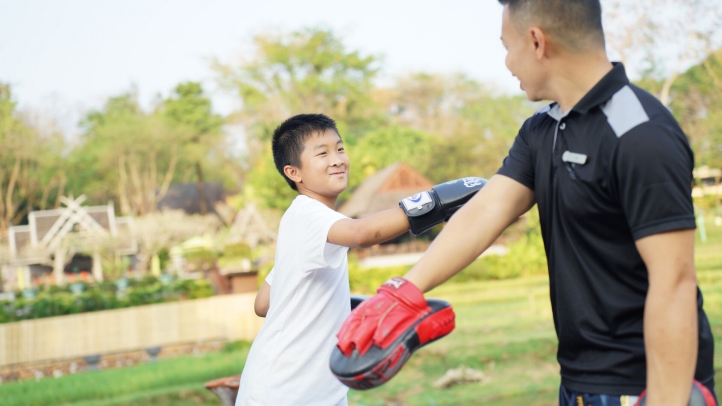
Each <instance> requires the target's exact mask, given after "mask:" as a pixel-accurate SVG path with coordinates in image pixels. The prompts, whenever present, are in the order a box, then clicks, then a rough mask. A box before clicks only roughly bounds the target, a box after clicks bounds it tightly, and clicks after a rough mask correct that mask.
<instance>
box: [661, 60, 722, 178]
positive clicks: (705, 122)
mask: <svg viewBox="0 0 722 406" xmlns="http://www.w3.org/2000/svg"><path fill="white" fill-rule="evenodd" d="M670 93H671V103H670V109H671V110H672V112H673V113H674V115H675V117H676V118H677V119H678V120H679V122H680V125H681V126H682V128H683V129H684V131H685V133H686V134H687V136H688V137H689V140H690V143H691V145H692V148H693V150H694V151H695V161H696V162H695V163H696V165H699V166H701V165H709V166H711V167H715V168H720V167H722V50H718V51H717V52H714V53H712V54H710V55H709V56H708V57H707V58H705V59H704V60H703V61H702V62H701V63H699V64H697V65H695V66H693V67H691V68H690V69H688V70H687V71H686V72H684V73H683V74H681V75H680V77H679V78H678V79H677V80H676V81H675V83H674V85H673V86H672V89H671V91H670Z"/></svg>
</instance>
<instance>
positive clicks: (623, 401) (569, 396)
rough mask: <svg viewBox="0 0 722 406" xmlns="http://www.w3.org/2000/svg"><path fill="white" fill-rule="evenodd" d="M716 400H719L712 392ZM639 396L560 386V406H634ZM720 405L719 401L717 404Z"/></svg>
mask: <svg viewBox="0 0 722 406" xmlns="http://www.w3.org/2000/svg"><path fill="white" fill-rule="evenodd" d="M712 395H714V398H715V400H717V399H719V398H718V397H717V394H716V393H715V392H714V391H712ZM637 398H638V397H637V396H627V395H624V396H619V395H598V394H592V393H579V392H574V391H570V390H569V389H567V388H565V387H564V386H559V406H634V404H635V403H637ZM717 404H718V405H719V401H718V402H717Z"/></svg>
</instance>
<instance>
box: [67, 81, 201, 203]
mask: <svg viewBox="0 0 722 406" xmlns="http://www.w3.org/2000/svg"><path fill="white" fill-rule="evenodd" d="M81 124H82V126H83V127H84V132H83V134H82V135H81V137H80V141H81V143H80V146H79V147H78V148H76V149H75V150H74V151H73V153H72V160H73V165H74V169H75V172H76V173H77V175H78V176H77V177H76V179H75V180H74V182H73V190H75V191H77V192H79V193H83V192H85V193H90V195H91V196H92V197H94V198H95V199H93V200H96V201H97V200H101V199H105V198H107V196H108V195H111V196H115V197H116V198H117V199H118V201H119V204H120V210H121V212H122V213H124V214H135V215H143V214H146V213H151V212H153V211H155V208H156V205H157V202H158V201H159V200H160V199H162V198H163V197H164V196H165V194H166V193H167V192H168V188H169V186H170V184H171V182H172V180H173V179H174V176H175V174H176V169H177V166H178V162H179V160H180V158H181V154H182V152H183V147H184V146H185V145H187V143H188V142H189V140H190V139H191V138H192V134H191V133H190V132H189V131H188V130H187V129H186V128H184V127H180V126H176V125H174V124H173V123H171V122H170V121H169V120H168V118H167V117H165V116H164V115H162V114H160V113H158V112H154V113H150V114H149V113H145V112H144V111H142V109H141V108H140V107H139V105H138V102H137V97H136V95H135V94H134V93H132V92H131V93H127V94H123V95H120V96H116V97H111V98H110V99H108V101H107V102H106V104H105V106H104V107H103V109H101V110H97V111H91V112H90V113H88V114H87V115H86V117H85V118H84V119H83V121H82V123H81ZM109 187H111V189H110V190H109Z"/></svg>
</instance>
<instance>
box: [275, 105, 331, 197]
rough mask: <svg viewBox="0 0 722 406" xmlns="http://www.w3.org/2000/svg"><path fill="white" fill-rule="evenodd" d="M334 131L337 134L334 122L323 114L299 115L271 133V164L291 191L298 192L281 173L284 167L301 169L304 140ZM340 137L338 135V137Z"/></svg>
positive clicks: (292, 182)
mask: <svg viewBox="0 0 722 406" xmlns="http://www.w3.org/2000/svg"><path fill="white" fill-rule="evenodd" d="M326 130H334V131H336V134H338V129H337V128H336V122H335V121H333V120H332V119H330V118H329V117H327V116H325V115H323V114H299V115H296V116H293V117H291V118H289V119H288V120H286V121H284V122H283V124H281V125H279V126H278V127H277V128H276V130H275V131H273V139H272V141H271V150H272V151H273V162H274V163H275V164H276V169H278V172H279V173H280V174H281V176H283V178H284V179H286V182H288V185H289V186H291V189H293V190H296V191H298V189H297V188H296V182H294V181H292V180H291V179H289V178H288V176H286V174H285V173H283V168H285V167H286V165H291V166H295V167H296V168H300V167H301V152H303V146H304V143H305V142H306V139H308V137H310V136H311V135H313V134H321V133H323V132H324V131H326ZM339 137H340V135H339Z"/></svg>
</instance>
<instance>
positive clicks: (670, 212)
mask: <svg viewBox="0 0 722 406" xmlns="http://www.w3.org/2000/svg"><path fill="white" fill-rule="evenodd" d="M611 167H612V173H613V176H614V179H613V180H612V182H613V184H614V185H615V190H616V193H617V196H618V198H619V201H620V203H621V206H622V210H623V211H624V214H625V215H626V217H627V222H628V223H629V227H630V229H631V232H632V236H633V238H634V239H635V240H639V239H640V238H644V237H647V236H650V235H654V234H658V233H663V232H666V231H673V230H683V229H693V228H695V227H696V224H695V219H694V207H693V206H692V180H693V176H692V170H693V169H694V156H693V153H692V150H691V149H690V147H689V143H688V142H687V139H686V138H685V137H684V134H682V133H681V131H676V130H675V129H673V128H670V127H669V126H665V125H660V124H655V123H648V124H645V125H640V126H638V127H637V128H635V129H634V130H632V131H630V132H628V133H627V134H625V135H623V136H622V137H621V138H620V140H619V144H618V145H617V149H616V151H615V152H614V154H613V155H612V162H611Z"/></svg>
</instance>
